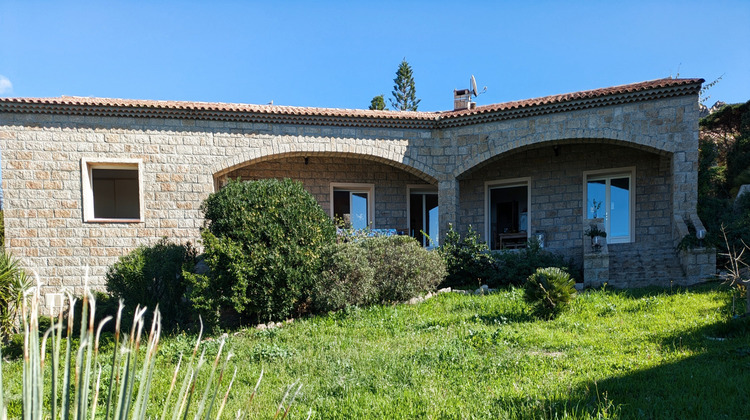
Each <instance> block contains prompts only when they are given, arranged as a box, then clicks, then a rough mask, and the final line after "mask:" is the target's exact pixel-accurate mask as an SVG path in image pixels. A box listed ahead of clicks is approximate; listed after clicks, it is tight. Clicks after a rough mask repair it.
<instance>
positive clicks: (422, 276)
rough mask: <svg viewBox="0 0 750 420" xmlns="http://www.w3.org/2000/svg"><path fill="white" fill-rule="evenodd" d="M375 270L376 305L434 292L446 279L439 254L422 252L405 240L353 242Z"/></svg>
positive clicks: (443, 265) (422, 249) (414, 242)
mask: <svg viewBox="0 0 750 420" xmlns="http://www.w3.org/2000/svg"><path fill="white" fill-rule="evenodd" d="M356 244H357V246H360V247H362V248H363V249H364V250H365V254H366V255H367V258H368V259H369V261H370V266H371V267H372V268H373V269H374V270H375V287H376V288H377V290H378V302H381V303H386V302H402V301H405V300H409V299H411V298H413V297H415V296H418V295H419V294H420V293H423V292H428V291H432V290H435V288H436V287H437V285H438V284H440V283H441V282H442V281H443V279H444V278H445V275H446V269H445V263H444V262H443V260H442V258H441V257H440V254H438V253H437V252H434V251H428V250H426V249H424V248H422V247H421V246H420V245H419V242H417V241H416V240H415V239H414V238H412V237H409V236H387V237H377V238H368V239H365V240H362V241H359V242H356Z"/></svg>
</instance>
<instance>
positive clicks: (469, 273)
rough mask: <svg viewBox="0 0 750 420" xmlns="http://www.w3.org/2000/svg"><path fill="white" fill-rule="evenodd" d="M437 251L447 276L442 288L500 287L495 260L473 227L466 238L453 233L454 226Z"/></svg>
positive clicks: (450, 228) (450, 227)
mask: <svg viewBox="0 0 750 420" xmlns="http://www.w3.org/2000/svg"><path fill="white" fill-rule="evenodd" d="M438 250H439V252H440V255H441V256H442V257H443V260H444V261H445V268H446V270H447V276H446V277H445V281H444V282H443V284H442V285H441V286H443V287H446V286H450V287H455V286H465V285H477V284H487V285H490V286H492V287H495V286H497V283H498V272H497V267H496V266H495V260H494V257H493V255H492V253H491V252H490V249H489V247H488V246H487V244H486V243H484V242H482V241H481V240H480V239H479V234H478V233H477V232H476V231H475V230H474V229H473V228H472V227H471V226H469V231H468V232H467V233H466V235H465V236H464V237H463V238H461V235H459V234H458V232H456V231H455V230H453V226H452V225H451V226H449V230H448V233H447V234H446V236H445V241H444V243H443V245H441V246H440V248H438Z"/></svg>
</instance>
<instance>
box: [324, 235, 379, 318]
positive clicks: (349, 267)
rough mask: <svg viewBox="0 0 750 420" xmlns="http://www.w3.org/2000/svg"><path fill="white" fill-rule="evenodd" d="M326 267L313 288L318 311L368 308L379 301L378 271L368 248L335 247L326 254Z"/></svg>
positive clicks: (335, 245)
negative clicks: (368, 256) (376, 285)
mask: <svg viewBox="0 0 750 420" xmlns="http://www.w3.org/2000/svg"><path fill="white" fill-rule="evenodd" d="M325 260H326V261H327V262H326V267H325V269H324V270H323V272H322V274H321V276H320V279H319V280H318V281H317V282H316V283H315V285H314V286H313V296H312V300H313V307H314V309H315V310H316V311H322V312H326V311H335V310H339V309H343V308H345V307H347V306H350V305H351V306H364V305H368V304H371V303H373V302H375V300H376V299H377V295H378V291H377V289H376V288H375V270H374V269H373V267H371V266H370V261H369V260H368V258H367V254H366V252H365V248H364V247H362V246H359V244H357V243H351V242H348V243H338V244H334V245H332V246H331V247H330V248H329V249H328V250H327V252H326V255H325Z"/></svg>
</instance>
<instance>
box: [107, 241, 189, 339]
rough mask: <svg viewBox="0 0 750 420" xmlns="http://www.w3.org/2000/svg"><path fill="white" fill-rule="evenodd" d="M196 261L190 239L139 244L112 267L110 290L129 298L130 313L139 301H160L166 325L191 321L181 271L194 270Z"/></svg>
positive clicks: (146, 303) (153, 304) (152, 303)
mask: <svg viewBox="0 0 750 420" xmlns="http://www.w3.org/2000/svg"><path fill="white" fill-rule="evenodd" d="M195 261H196V251H195V248H194V247H193V246H192V245H191V244H190V243H187V244H185V245H179V244H173V243H170V242H168V241H167V239H166V238H164V239H161V240H160V241H159V242H157V243H156V244H155V245H153V246H141V247H138V248H136V249H135V250H134V251H133V252H131V253H129V254H128V255H125V256H124V257H121V258H120V259H119V260H118V261H117V262H116V263H115V264H113V265H112V266H111V267H109V270H107V275H106V282H107V291H109V293H111V294H112V295H114V296H115V297H117V298H120V299H123V300H124V301H125V302H127V304H128V306H127V307H126V311H127V313H129V314H133V313H134V310H135V306H136V305H141V306H146V307H149V308H155V307H156V305H157V304H158V305H159V310H160V311H161V313H162V319H163V320H164V323H165V325H174V324H186V323H189V322H191V321H192V320H193V319H192V318H193V310H192V309H191V306H190V305H189V304H187V303H188V302H186V300H185V293H186V291H187V281H186V280H185V278H184V276H183V274H182V273H183V271H190V270H192V269H193V267H194V266H195ZM127 318H129V317H126V319H127Z"/></svg>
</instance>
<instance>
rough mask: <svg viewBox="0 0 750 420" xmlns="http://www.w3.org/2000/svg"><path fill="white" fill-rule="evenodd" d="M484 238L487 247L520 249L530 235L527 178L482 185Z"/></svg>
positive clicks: (528, 184) (524, 245)
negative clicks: (483, 192)
mask: <svg viewBox="0 0 750 420" xmlns="http://www.w3.org/2000/svg"><path fill="white" fill-rule="evenodd" d="M484 191H485V194H484V201H485V206H484V208H485V213H484V226H485V235H486V236H485V238H487V244H488V245H489V246H490V249H514V248H524V247H526V243H527V242H528V240H529V238H530V237H531V234H530V230H531V229H530V227H531V178H528V177H527V178H514V179H506V180H497V181H487V182H485V184H484Z"/></svg>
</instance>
